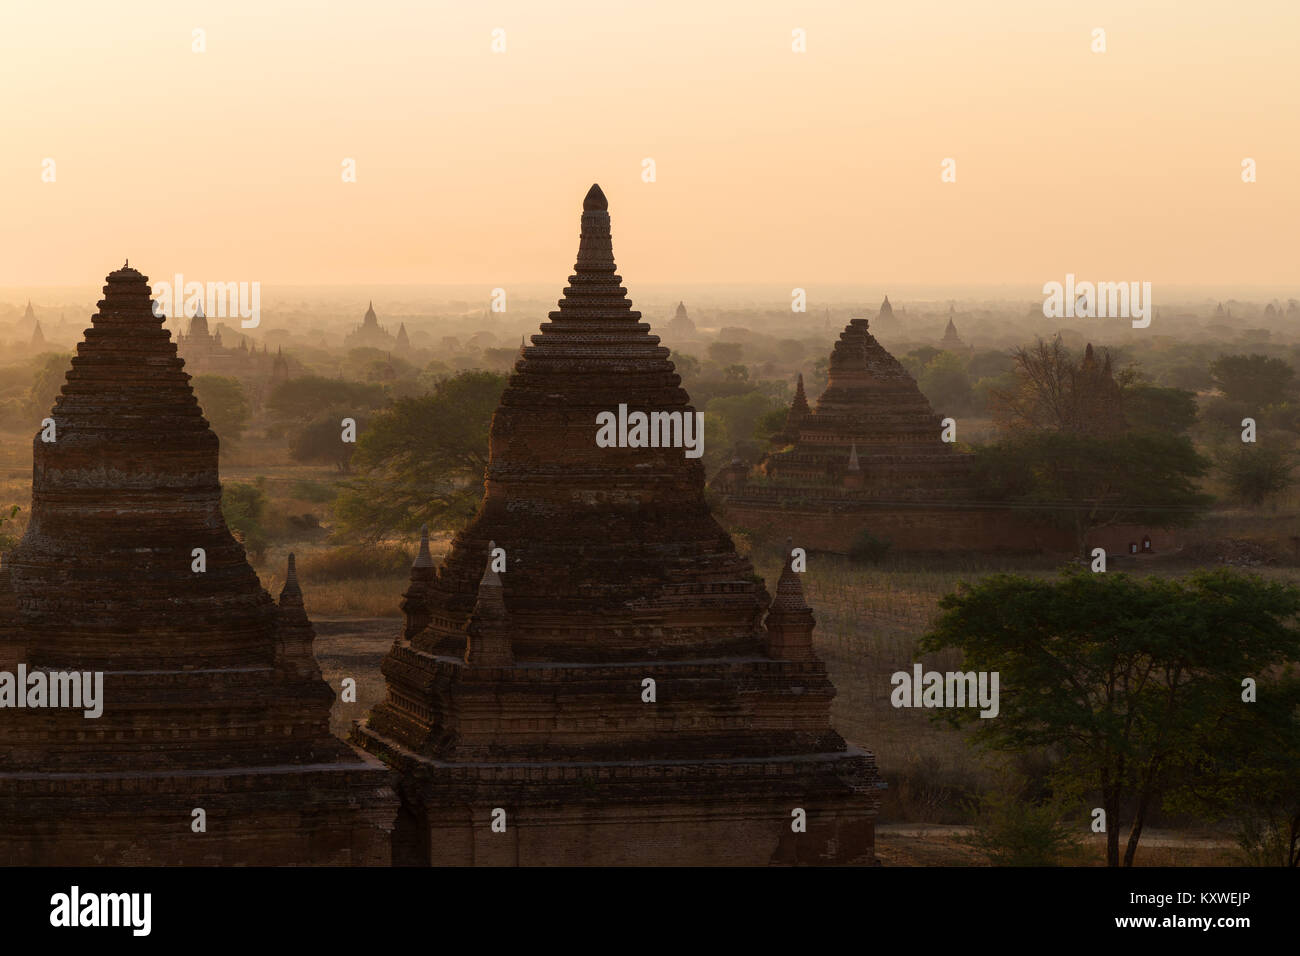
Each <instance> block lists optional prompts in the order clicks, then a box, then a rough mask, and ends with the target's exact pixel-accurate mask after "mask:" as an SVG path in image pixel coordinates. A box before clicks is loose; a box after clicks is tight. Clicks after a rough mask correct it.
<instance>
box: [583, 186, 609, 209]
mask: <svg viewBox="0 0 1300 956" xmlns="http://www.w3.org/2000/svg"><path fill="white" fill-rule="evenodd" d="M582 209H583V211H584V212H604V211H606V210H608V209H609V200H608V199H606V198H605V193H604V192H602V191H601V188H600V184H599V183H592V184H591V188H590V189H588V190H587V196H586V198H585V199H583V200H582Z"/></svg>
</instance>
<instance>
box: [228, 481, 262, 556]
mask: <svg viewBox="0 0 1300 956" xmlns="http://www.w3.org/2000/svg"><path fill="white" fill-rule="evenodd" d="M265 482H266V479H265V478H258V479H257V482H256V483H255V484H251V485H250V484H245V483H242V482H235V481H232V482H225V483H223V484H222V486H221V514H222V516H223V517H224V518H225V519H226V527H228V528H230V530H231V531H237V532H239V536H240V537H241V538H242V539H243V542H244V549H245V550H246V551H247V552H248V553H249V554H250V555H253V556H254V557H261V556H262V555H263V554H264V553H265V552H266V547H267V535H266V531H265V529H264V528H263V527H262V519H263V516H264V515H265V514H266V492H265V491H263V485H264V484H265Z"/></svg>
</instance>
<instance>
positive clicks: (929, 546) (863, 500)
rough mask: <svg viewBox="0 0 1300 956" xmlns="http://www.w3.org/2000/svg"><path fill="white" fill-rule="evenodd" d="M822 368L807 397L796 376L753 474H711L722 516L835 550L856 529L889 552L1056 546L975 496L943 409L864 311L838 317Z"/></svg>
mask: <svg viewBox="0 0 1300 956" xmlns="http://www.w3.org/2000/svg"><path fill="white" fill-rule="evenodd" d="M882 309H883V307H882ZM828 374H829V381H828V383H827V385H826V390H825V391H824V392H822V394H821V397H820V398H818V399H817V404H816V406H815V407H810V406H809V403H808V399H807V396H806V395H805V394H804V390H803V377H802V376H800V377H799V379H798V383H797V385H796V388H795V395H794V399H793V401H791V403H790V408H789V411H788V412H787V413H786V422H785V426H784V427H783V428H782V429H781V430H780V431H779V432H777V433H776V434H774V435H773V436H772V439H771V441H772V448H771V450H770V451H769V453H768V454H767V456H766V457H764V459H763V460H762V461H761V462H760V463H759V464H758V466H757V468H756V469H755V470H756V471H757V473H758V475H759V477H760V480H757V481H751V480H750V477H751V474H750V472H751V469H749V468H746V467H744V466H743V465H740V464H739V463H733V464H731V465H728V466H725V467H723V468H722V469H720V470H719V471H718V473H717V474H716V475H715V476H714V478H713V482H712V484H713V487H714V488H715V489H717V490H718V491H719V492H721V493H722V494H723V495H724V496H725V498H724V500H725V506H726V509H727V517H728V519H729V520H731V521H733V522H735V523H736V524H737V525H740V526H742V527H746V528H755V529H765V530H767V531H768V532H770V533H776V532H778V531H784V532H785V533H791V531H794V532H797V537H798V540H800V541H801V542H803V543H804V544H805V546H807V547H814V548H817V549H822V550H828V551H839V552H841V553H846V552H848V551H849V550H850V548H851V547H852V546H853V543H854V541H855V539H856V538H857V537H858V536H859V535H861V534H862V533H864V532H866V533H870V534H871V535H872V536H874V537H877V538H881V539H884V540H888V541H889V542H890V544H891V546H892V547H893V549H894V550H897V551H949V550H976V551H982V550H988V551H996V550H1017V551H1019V550H1027V551H1032V550H1041V549H1044V548H1049V549H1052V548H1057V547H1059V546H1060V543H1059V541H1058V538H1059V537H1060V536H1059V535H1054V534H1053V533H1051V531H1050V530H1049V529H1046V528H1042V527H1038V526H1037V525H1031V524H1030V523H1026V522H1024V521H1022V520H1018V519H1017V518H1016V517H1015V516H1013V515H1010V514H1008V513H1007V511H1006V510H1005V509H1002V508H997V507H990V506H988V505H986V504H984V503H981V502H980V501H978V500H977V499H978V496H977V495H976V494H975V491H974V479H973V474H972V456H971V455H969V454H966V453H964V452H962V451H959V450H958V448H957V447H956V446H955V444H954V443H949V442H945V441H944V440H943V431H944V426H943V421H942V419H943V417H945V416H941V415H938V414H936V413H935V410H934V408H932V407H931V405H930V403H929V401H928V400H927V399H926V397H925V395H923V394H922V393H921V390H920V388H919V387H918V386H917V384H916V381H915V380H914V379H913V378H912V376H911V375H910V374H909V373H908V371H907V369H905V368H904V367H903V365H902V363H900V362H899V361H898V360H897V359H896V358H894V356H892V355H891V354H889V352H888V351H886V349H885V348H884V346H882V345H881V344H880V342H879V341H878V340H877V339H876V337H875V336H874V335H873V334H872V333H871V331H870V323H869V322H868V320H867V319H864V318H855V319H851V320H850V321H849V323H848V325H846V326H845V327H844V330H843V331H842V332H841V333H840V336H839V339H838V341H836V343H835V346H834V348H833V349H832V351H831V354H830V360H829V367H828Z"/></svg>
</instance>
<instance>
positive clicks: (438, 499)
mask: <svg viewBox="0 0 1300 956" xmlns="http://www.w3.org/2000/svg"><path fill="white" fill-rule="evenodd" d="M505 383H506V379H505V376H503V375H498V374H496V373H494V372H484V371H477V370H476V371H468V372H461V373H460V374H459V375H456V376H454V377H452V378H449V379H445V380H444V381H441V382H439V383H438V384H437V385H436V386H435V387H434V390H433V391H432V392H431V393H429V394H427V395H422V396H419V397H416V398H403V399H399V400H397V401H396V402H394V403H393V404H392V405H391V406H390V407H388V408H385V409H383V410H382V411H380V412H379V413H377V414H376V415H375V416H374V418H373V419H371V421H370V423H369V425H368V426H367V427H366V428H365V429H364V431H362V432H361V433H360V435H359V437H358V440H357V447H356V453H355V455H354V456H353V458H352V466H353V467H354V468H355V469H356V471H357V475H356V477H355V478H354V479H352V480H349V481H347V482H345V483H344V485H343V491H342V492H341V493H340V495H339V498H338V500H337V501H336V502H335V516H336V518H337V519H338V521H339V524H340V526H341V529H342V530H344V531H345V532H348V533H350V534H353V535H355V536H357V537H358V538H360V539H362V540H367V541H375V540H378V539H379V538H382V537H383V536H384V535H386V534H390V533H393V532H410V531H413V530H415V529H416V528H419V527H420V525H422V524H428V525H430V526H433V527H439V528H453V527H456V526H458V525H460V524H461V523H463V522H464V521H466V520H467V519H468V518H470V517H471V516H472V515H473V514H474V511H475V509H476V508H477V507H478V503H479V500H480V499H481V498H482V496H483V484H482V481H483V473H484V471H485V469H486V468H487V460H488V429H489V426H490V425H491V422H492V414H493V412H495V411H496V407H497V404H498V403H499V402H500V400H501V392H502V390H503V389H504V388H505Z"/></svg>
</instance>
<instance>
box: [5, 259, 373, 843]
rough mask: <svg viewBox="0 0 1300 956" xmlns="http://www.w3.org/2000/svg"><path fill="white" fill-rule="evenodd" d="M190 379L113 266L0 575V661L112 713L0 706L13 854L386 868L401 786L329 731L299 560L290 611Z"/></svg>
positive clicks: (288, 587) (142, 282)
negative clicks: (86, 682) (240, 535)
mask: <svg viewBox="0 0 1300 956" xmlns="http://www.w3.org/2000/svg"><path fill="white" fill-rule="evenodd" d="M183 366H184V362H183V361H182V360H181V359H180V358H178V357H177V355H176V346H175V344H174V343H173V342H172V341H171V336H170V334H169V333H168V332H167V331H166V330H165V329H164V328H163V317H161V316H155V315H154V314H153V309H152V303H151V292H150V288H149V285H148V280H147V278H146V277H145V276H143V275H141V274H140V273H139V272H138V271H136V270H135V269H132V268H129V267H126V266H124V267H123V268H122V269H119V270H118V271H116V272H113V273H111V274H110V275H109V276H108V280H107V285H105V286H104V298H103V299H102V300H101V301H100V302H99V311H98V312H97V313H96V314H95V316H94V318H93V326H92V327H91V328H89V329H87V330H86V333H85V340H84V341H83V342H81V343H80V344H79V345H78V347H77V355H76V356H75V357H74V358H73V359H72V367H71V369H70V371H69V372H68V373H67V383H66V384H65V385H64V386H63V392H62V394H61V395H60V396H59V397H58V398H57V399H56V401H55V405H54V408H53V410H52V412H51V413H50V417H51V418H52V419H53V421H54V426H55V433H54V438H55V440H53V441H48V442H47V441H43V440H42V436H41V435H38V436H37V437H36V439H35V441H34V443H33V454H34V458H35V466H34V469H33V470H34V479H33V483H32V510H31V521H30V523H29V524H28V527H27V531H26V534H25V535H24V536H23V538H22V540H21V542H20V543H19V544H18V546H17V548H16V550H15V551H14V553H13V555H12V558H11V559H10V560H8V561H6V562H4V567H3V570H0V645H4V646H5V647H6V648H7V649H8V650H9V651H10V653H11V655H12V657H13V659H12V660H6V661H4V662H3V664H0V667H5V668H12V667H13V666H14V664H15V663H17V662H25V663H26V666H27V668H28V669H29V670H35V669H48V670H51V671H73V670H75V671H83V672H84V671H103V672H104V686H103V694H104V701H103V714H102V716H100V717H98V718H95V719H88V718H86V717H85V716H84V715H83V712H82V710H80V709H73V710H53V709H39V710H33V709H26V710H14V709H6V710H3V711H0V860H2V861H3V862H5V863H8V864H19V863H23V864H41V865H50V864H59V865H63V864H76V865H92V864H105V865H110V864H131V863H143V864H209V863H211V864H227V865H229V864H358V863H365V864H381V865H382V864H386V863H388V862H389V845H390V839H389V831H390V830H391V827H392V825H393V820H394V817H395V815H396V800H395V798H394V796H393V794H392V792H391V790H390V789H389V787H388V785H387V779H388V773H387V772H386V771H385V770H384V769H383V767H382V766H381V765H380V764H379V763H378V762H376V761H374V760H372V759H371V758H369V757H367V756H365V755H363V754H359V753H357V752H356V751H354V750H353V749H352V748H350V747H348V746H347V745H346V744H344V743H343V742H342V741H340V740H338V739H337V738H336V737H334V736H332V735H331V734H330V732H329V711H330V705H331V702H332V701H333V699H334V694H333V691H331V689H330V688H329V686H328V685H327V684H326V683H325V681H324V680H323V679H322V677H321V672H320V668H319V667H318V666H317V664H316V660H315V658H314V656H313V654H312V640H313V637H314V632H313V630H312V626H311V622H310V621H309V620H308V618H307V615H306V612H305V611H304V609H303V600H302V591H301V589H300V588H299V586H298V582H297V576H296V574H295V570H294V564H293V558H292V556H290V558H289V566H288V574H287V576H286V583H285V586H284V590H283V592H282V593H281V595H280V601H279V605H278V606H277V605H276V603H275V602H274V601H273V600H272V599H271V596H270V595H269V594H267V593H266V591H264V590H263V589H262V586H261V584H260V582H259V581H258V578H257V575H256V574H255V573H254V571H253V569H252V568H251V567H250V566H249V564H248V562H247V561H246V559H245V555H244V549H243V548H242V547H241V546H240V545H239V544H238V542H236V541H235V539H234V538H233V537H232V536H231V534H230V531H229V530H228V529H227V527H226V523H225V520H224V519H223V517H222V512H221V484H220V481H219V479H218V475H217V451H218V443H217V437H216V435H215V434H213V432H212V430H211V429H210V428H209V427H208V423H207V422H206V421H205V420H204V418H203V414H202V412H201V410H200V408H199V405H198V403H197V401H196V400H195V398H194V394H193V392H192V390H191V388H190V385H189V378H190V376H189V375H188V374H186V372H185V371H184V370H183ZM196 549H202V552H201V554H202V557H203V560H204V561H205V563H206V568H205V570H202V571H196V570H195V568H194V563H195V561H196V554H199V553H200V552H197V551H196ZM195 809H202V810H203V811H204V814H205V816H206V832H203V833H196V832H194V830H193V829H192V824H193V822H194V818H193V816H192V814H193V811H194V810H195Z"/></svg>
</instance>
